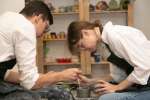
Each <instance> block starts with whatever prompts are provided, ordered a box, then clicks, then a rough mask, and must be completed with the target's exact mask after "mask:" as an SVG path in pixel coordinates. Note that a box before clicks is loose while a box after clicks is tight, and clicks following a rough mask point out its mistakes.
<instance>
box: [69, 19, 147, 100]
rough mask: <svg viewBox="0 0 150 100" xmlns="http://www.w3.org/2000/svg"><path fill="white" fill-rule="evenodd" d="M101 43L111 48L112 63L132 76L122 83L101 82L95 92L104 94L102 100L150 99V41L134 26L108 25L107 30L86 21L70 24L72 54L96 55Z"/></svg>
mask: <svg viewBox="0 0 150 100" xmlns="http://www.w3.org/2000/svg"><path fill="white" fill-rule="evenodd" d="M98 42H103V43H104V44H105V45H106V46H107V48H108V49H109V51H110V53H111V55H110V56H109V57H108V61H110V62H111V63H113V64H114V65H116V66H117V67H119V68H121V69H123V70H124V71H125V72H126V74H127V75H128V76H127V77H126V79H124V80H123V81H121V82H119V83H118V84H113V83H110V82H106V81H104V80H98V82H97V84H96V85H95V88H96V90H95V92H97V93H100V94H104V95H102V96H101V97H100V100H134V99H135V100H141V98H142V97H143V96H144V98H145V99H144V100H149V99H150V86H149V84H150V83H149V82H148V80H149V76H150V63H149V60H150V52H149V50H150V41H149V40H147V38H146V37H145V36H144V34H143V33H142V32H141V31H140V30H138V29H135V28H133V27H129V26H121V25H113V24H112V22H107V23H106V24H105V26H104V27H103V26H102V25H101V24H97V23H90V22H86V21H75V22H72V23H71V24H70V25H69V27H68V45H69V49H70V51H71V52H73V53H78V52H77V51H80V50H88V51H90V52H93V51H95V50H96V46H97V43H98ZM81 79H82V80H83V81H86V80H85V79H83V78H82V77H81ZM131 91H132V92H131Z"/></svg>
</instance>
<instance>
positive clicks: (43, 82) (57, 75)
mask: <svg viewBox="0 0 150 100" xmlns="http://www.w3.org/2000/svg"><path fill="white" fill-rule="evenodd" d="M62 80H63V75H62V73H61V72H48V73H46V74H40V75H39V78H38V80H37V81H36V83H35V85H34V86H33V87H32V89H38V88H41V87H43V86H48V85H52V84H55V83H57V82H60V81H62Z"/></svg>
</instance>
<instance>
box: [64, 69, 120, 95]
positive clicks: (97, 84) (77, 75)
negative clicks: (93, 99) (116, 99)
mask: <svg viewBox="0 0 150 100" xmlns="http://www.w3.org/2000/svg"><path fill="white" fill-rule="evenodd" d="M61 73H62V77H63V80H65V81H77V80H79V81H80V85H83V86H85V85H89V86H90V85H93V86H92V87H93V89H94V92H96V93H98V94H106V93H112V92H115V91H117V90H118V85H114V84H111V83H109V82H106V81H104V80H94V79H89V78H87V77H85V76H84V75H83V74H82V72H81V71H80V70H79V69H77V68H70V69H66V70H64V71H62V72H61Z"/></svg>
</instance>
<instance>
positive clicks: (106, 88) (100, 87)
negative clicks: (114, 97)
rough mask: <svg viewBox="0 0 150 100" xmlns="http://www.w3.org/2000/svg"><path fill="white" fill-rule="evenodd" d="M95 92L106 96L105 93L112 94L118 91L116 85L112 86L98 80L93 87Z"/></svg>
mask: <svg viewBox="0 0 150 100" xmlns="http://www.w3.org/2000/svg"><path fill="white" fill-rule="evenodd" d="M94 88H95V92H96V93H98V94H106V93H113V92H116V90H118V85H113V84H111V83H109V82H106V81H103V80H99V81H97V84H96V85H95V86H94Z"/></svg>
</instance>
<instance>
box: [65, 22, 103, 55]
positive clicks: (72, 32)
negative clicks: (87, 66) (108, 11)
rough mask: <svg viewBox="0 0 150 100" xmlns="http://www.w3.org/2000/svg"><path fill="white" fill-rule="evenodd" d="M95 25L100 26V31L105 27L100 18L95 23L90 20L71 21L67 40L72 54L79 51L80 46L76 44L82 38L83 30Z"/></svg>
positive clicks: (92, 27)
mask: <svg viewBox="0 0 150 100" xmlns="http://www.w3.org/2000/svg"><path fill="white" fill-rule="evenodd" d="M95 27H99V28H100V32H102V29H103V27H102V24H100V21H99V20H97V21H95V22H94V23H90V22H88V21H73V22H72V23H70V25H69V27H68V33H67V42H68V47H69V50H70V51H71V53H72V54H75V53H77V51H78V48H76V47H75V45H76V44H77V43H78V42H79V40H80V39H81V38H82V34H81V30H82V29H94V28H95Z"/></svg>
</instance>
